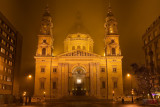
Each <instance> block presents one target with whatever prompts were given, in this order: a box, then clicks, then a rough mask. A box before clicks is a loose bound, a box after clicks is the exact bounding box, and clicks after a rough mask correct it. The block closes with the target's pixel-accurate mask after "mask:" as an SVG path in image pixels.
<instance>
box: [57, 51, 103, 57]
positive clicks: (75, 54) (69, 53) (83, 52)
mask: <svg viewBox="0 0 160 107" xmlns="http://www.w3.org/2000/svg"><path fill="white" fill-rule="evenodd" d="M58 56H59V57H60V56H84V57H85V56H87V57H92V56H94V57H99V56H100V55H97V54H95V53H91V52H87V51H84V50H74V51H71V52H66V53H63V54H60V55H58Z"/></svg>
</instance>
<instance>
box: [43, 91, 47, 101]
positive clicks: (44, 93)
mask: <svg viewBox="0 0 160 107" xmlns="http://www.w3.org/2000/svg"><path fill="white" fill-rule="evenodd" d="M43 95H44V101H46V92H45V91H44V92H43Z"/></svg>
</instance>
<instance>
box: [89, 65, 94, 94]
mask: <svg viewBox="0 0 160 107" xmlns="http://www.w3.org/2000/svg"><path fill="white" fill-rule="evenodd" d="M93 80H94V77H93V63H90V96H93V95H94V83H93Z"/></svg>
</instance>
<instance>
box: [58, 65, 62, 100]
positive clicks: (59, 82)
mask: <svg viewBox="0 0 160 107" xmlns="http://www.w3.org/2000/svg"><path fill="white" fill-rule="evenodd" d="M61 77H62V64H60V63H59V64H58V97H61V96H62V93H61V92H62V78H61Z"/></svg>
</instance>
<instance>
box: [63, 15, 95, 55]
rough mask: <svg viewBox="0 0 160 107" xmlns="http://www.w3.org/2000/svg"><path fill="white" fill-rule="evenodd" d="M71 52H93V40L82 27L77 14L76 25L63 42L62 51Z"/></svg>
mask: <svg viewBox="0 0 160 107" xmlns="http://www.w3.org/2000/svg"><path fill="white" fill-rule="evenodd" d="M73 50H84V51H88V52H93V40H92V38H91V36H90V35H89V34H88V30H87V29H86V28H85V27H84V26H83V23H82V20H81V16H80V15H79V14H77V18H76V23H75V24H74V26H73V27H72V28H71V30H70V31H69V34H68V36H67V38H66V39H65V41H64V51H65V52H69V51H73Z"/></svg>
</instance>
